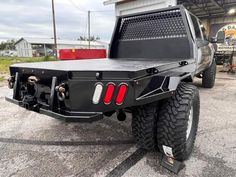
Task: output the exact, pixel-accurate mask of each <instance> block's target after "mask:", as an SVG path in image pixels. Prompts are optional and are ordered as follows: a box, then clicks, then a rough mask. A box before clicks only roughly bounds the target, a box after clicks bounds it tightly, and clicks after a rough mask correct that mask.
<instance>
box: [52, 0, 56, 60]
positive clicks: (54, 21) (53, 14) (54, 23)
mask: <svg viewBox="0 0 236 177" xmlns="http://www.w3.org/2000/svg"><path fill="white" fill-rule="evenodd" d="M52 19H53V35H54V52H55V54H56V59H57V31H56V19H55V9H54V0H52Z"/></svg>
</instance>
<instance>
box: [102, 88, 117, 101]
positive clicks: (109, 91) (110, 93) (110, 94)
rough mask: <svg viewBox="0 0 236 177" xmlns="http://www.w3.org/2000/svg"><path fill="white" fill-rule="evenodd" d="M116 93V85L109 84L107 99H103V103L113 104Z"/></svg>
mask: <svg viewBox="0 0 236 177" xmlns="http://www.w3.org/2000/svg"><path fill="white" fill-rule="evenodd" d="M114 91H115V85H114V84H108V85H107V90H106V94H105V97H104V99H103V102H104V103H105V104H106V105H108V104H111V101H112V97H113V94H114Z"/></svg>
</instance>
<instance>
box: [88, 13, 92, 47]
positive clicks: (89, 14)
mask: <svg viewBox="0 0 236 177" xmlns="http://www.w3.org/2000/svg"><path fill="white" fill-rule="evenodd" d="M90 17H91V11H90V10H89V11H88V43H89V49H90V38H91V37H90Z"/></svg>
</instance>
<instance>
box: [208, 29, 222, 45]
mask: <svg viewBox="0 0 236 177" xmlns="http://www.w3.org/2000/svg"><path fill="white" fill-rule="evenodd" d="M209 41H210V42H211V43H225V32H224V31H219V32H218V33H217V37H212V38H210V39H209Z"/></svg>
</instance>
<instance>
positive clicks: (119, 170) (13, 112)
mask: <svg viewBox="0 0 236 177" xmlns="http://www.w3.org/2000/svg"><path fill="white" fill-rule="evenodd" d="M194 84H195V85H197V86H200V82H199V80H196V81H195V83H194ZM8 94H9V90H8V89H7V87H6V86H4V85H3V84H2V85H1V87H0V176H1V177H13V176H27V177H29V176H41V177H44V176H45V177H46V176H47V177H49V176H50V177H51V176H53V177H54V176H60V177H74V176H78V177H92V176H94V177H111V176H113V177H154V176H157V177H169V176H176V175H174V174H173V173H170V172H169V171H167V170H166V169H164V168H163V167H161V166H160V163H159V156H158V154H157V153H156V152H149V153H147V152H145V151H143V150H140V149H137V148H136V146H135V144H134V142H133V138H132V134H131V128H130V122H131V121H130V116H129V118H128V119H127V120H126V121H124V122H119V121H117V120H116V118H115V117H112V118H105V119H103V120H101V121H98V122H94V123H65V122H62V121H59V120H56V119H53V118H50V117H47V116H44V115H40V114H37V113H34V112H30V111H27V110H25V109H23V108H19V107H18V106H15V105H13V104H11V103H8V102H6V101H5V100H4V97H5V96H6V95H8ZM200 94H201V115H200V124H199V130H198V136H197V140H196V144H195V148H194V152H193V154H192V156H191V158H190V159H189V160H188V161H186V162H185V164H186V167H185V168H184V169H183V170H182V171H181V172H180V173H179V175H178V176H181V177H185V176H187V177H235V176H236V76H230V75H227V74H226V73H217V80H216V85H215V87H214V88H213V89H211V90H209V89H203V88H201V87H200Z"/></svg>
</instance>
